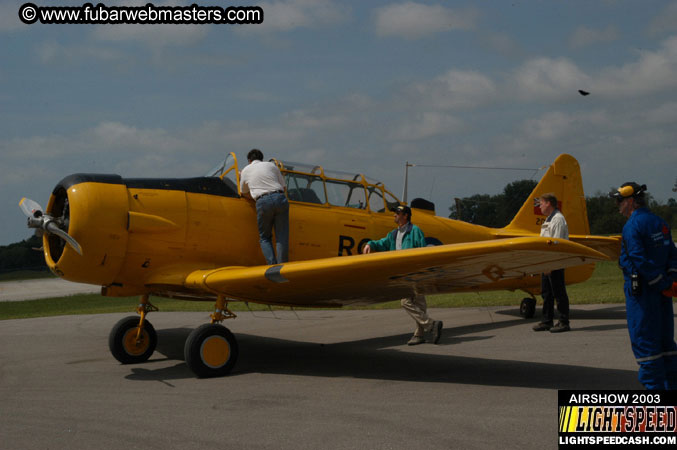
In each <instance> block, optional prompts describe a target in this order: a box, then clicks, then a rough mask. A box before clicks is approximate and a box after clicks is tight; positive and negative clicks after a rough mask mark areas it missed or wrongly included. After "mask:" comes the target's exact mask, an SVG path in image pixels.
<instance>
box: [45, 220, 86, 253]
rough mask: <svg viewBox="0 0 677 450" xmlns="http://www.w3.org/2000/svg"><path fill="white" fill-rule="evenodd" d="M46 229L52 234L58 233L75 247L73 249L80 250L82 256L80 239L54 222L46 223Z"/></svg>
mask: <svg viewBox="0 0 677 450" xmlns="http://www.w3.org/2000/svg"><path fill="white" fill-rule="evenodd" d="M45 229H46V230H47V231H49V232H50V233H52V234H56V235H57V236H59V237H60V238H61V239H63V240H64V241H66V243H67V244H68V245H70V246H71V247H73V250H75V251H76V252H78V254H79V255H80V256H82V247H80V244H78V241H76V240H75V239H73V238H72V237H70V236H69V234H68V233H66V232H65V231H63V230H62V229H61V228H59V227H58V226H57V225H56V224H55V223H54V222H47V224H46V225H45Z"/></svg>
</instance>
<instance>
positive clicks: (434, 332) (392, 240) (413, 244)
mask: <svg viewBox="0 0 677 450" xmlns="http://www.w3.org/2000/svg"><path fill="white" fill-rule="evenodd" d="M393 212H394V213H395V223H396V224H397V228H395V229H394V230H393V231H391V232H390V233H388V234H387V235H386V237H384V238H383V239H379V240H378V241H369V242H367V243H366V244H365V246H364V247H363V249H362V252H363V253H371V252H387V251H391V250H404V249H408V248H418V247H425V246H426V245H427V244H426V242H425V236H424V235H423V231H421V229H420V228H419V227H417V226H416V225H414V224H412V223H411V208H409V207H408V206H404V205H399V206H397V207H396V208H394V209H393ZM400 303H401V305H402V308H404V310H405V311H406V312H407V313H409V315H410V316H411V317H412V318H413V319H414V321H416V330H415V331H414V335H413V336H412V337H411V339H409V342H407V345H418V344H423V343H424V342H425V335H426V333H430V334H431V341H432V343H433V344H437V343H438V342H439V340H440V337H441V336H442V325H443V324H442V321H441V320H433V319H431V318H430V317H429V316H428V305H427V303H426V301H425V295H420V294H414V295H413V296H412V297H407V298H403V299H402V300H401V302H400Z"/></svg>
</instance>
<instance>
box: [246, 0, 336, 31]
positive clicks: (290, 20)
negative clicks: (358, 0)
mask: <svg viewBox="0 0 677 450" xmlns="http://www.w3.org/2000/svg"><path fill="white" fill-rule="evenodd" d="M258 6H260V7H261V8H262V9H263V15H264V17H263V23H262V24H258V25H248V26H246V27H242V28H241V29H238V31H242V32H256V33H258V32H285V31H292V30H295V29H298V28H321V27H325V26H328V25H334V24H337V23H341V22H343V21H344V20H345V19H346V18H347V17H348V15H349V10H348V8H347V7H346V6H344V5H342V4H341V3H340V2H334V1H332V0H284V1H263V2H260V3H258Z"/></svg>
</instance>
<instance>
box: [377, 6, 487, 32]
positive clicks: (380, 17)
mask: <svg viewBox="0 0 677 450" xmlns="http://www.w3.org/2000/svg"><path fill="white" fill-rule="evenodd" d="M375 14H376V19H375V22H376V23H375V27H376V34H377V35H379V36H399V37H404V38H407V39H417V38H421V37H424V36H428V35H431V34H435V33H440V32H446V31H451V30H469V29H473V28H474V27H475V22H476V21H477V12H476V11H475V10H471V9H467V10H463V11H460V10H452V9H450V8H447V7H445V6H442V5H426V4H422V3H414V2H406V3H399V4H396V5H388V6H384V7H382V8H379V9H377V10H376V13H375Z"/></svg>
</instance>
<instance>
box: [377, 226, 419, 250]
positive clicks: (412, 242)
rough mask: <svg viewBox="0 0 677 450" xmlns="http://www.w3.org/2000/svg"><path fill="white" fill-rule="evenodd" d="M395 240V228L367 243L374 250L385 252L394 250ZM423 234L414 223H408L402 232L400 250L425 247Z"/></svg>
mask: <svg viewBox="0 0 677 450" xmlns="http://www.w3.org/2000/svg"><path fill="white" fill-rule="evenodd" d="M396 240H397V228H395V229H394V230H393V231H391V232H390V233H388V234H387V235H386V237H384V238H383V239H379V240H378V241H369V242H367V244H368V245H369V247H371V249H372V250H373V251H375V252H387V251H390V250H395V246H396ZM426 245H427V244H426V242H425V236H423V231H421V229H420V228H419V227H417V226H416V225H414V224H412V223H409V229H408V230H407V231H406V232H405V233H404V237H403V238H402V250H404V249H407V248H417V247H425V246H426Z"/></svg>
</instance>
